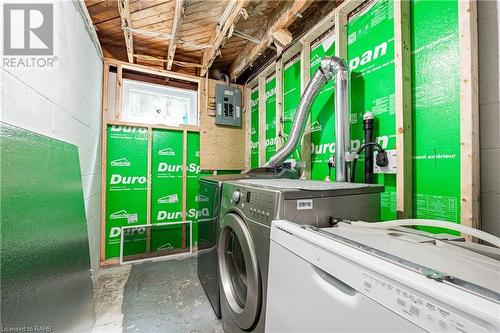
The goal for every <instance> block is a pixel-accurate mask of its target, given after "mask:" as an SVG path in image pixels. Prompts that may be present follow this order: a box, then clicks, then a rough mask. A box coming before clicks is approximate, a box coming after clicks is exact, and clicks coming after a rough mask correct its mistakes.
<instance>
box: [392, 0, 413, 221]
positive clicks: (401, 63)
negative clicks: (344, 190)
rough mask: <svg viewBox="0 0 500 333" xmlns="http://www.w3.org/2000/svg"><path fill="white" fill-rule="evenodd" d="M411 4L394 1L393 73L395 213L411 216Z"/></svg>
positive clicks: (405, 0)
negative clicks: (395, 153) (396, 165)
mask: <svg viewBox="0 0 500 333" xmlns="http://www.w3.org/2000/svg"><path fill="white" fill-rule="evenodd" d="M410 43H411V36H410V1H409V0H402V1H395V2H394V73H395V80H394V81H395V108H396V150H397V152H398V170H397V174H396V212H397V217H398V218H411V217H412V214H413V205H412V204H413V186H412V185H413V171H412V169H413V168H412V164H413V160H412V156H413V153H412V136H413V134H412V104H411V45H410Z"/></svg>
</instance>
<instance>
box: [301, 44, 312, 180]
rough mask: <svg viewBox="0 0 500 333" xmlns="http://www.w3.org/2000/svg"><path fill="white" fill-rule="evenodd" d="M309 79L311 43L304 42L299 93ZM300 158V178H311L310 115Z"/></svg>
mask: <svg viewBox="0 0 500 333" xmlns="http://www.w3.org/2000/svg"><path fill="white" fill-rule="evenodd" d="M310 79H311V44H310V43H309V42H305V43H304V44H303V45H302V50H301V51H300V93H301V95H302V93H303V92H304V90H305V89H306V87H307V84H308V83H309V80H310ZM300 157H301V160H302V161H303V162H304V164H305V165H304V166H303V170H302V174H301V175H300V178H302V179H311V115H309V116H308V117H307V123H306V127H305V129H304V135H303V136H302V141H301V151H300Z"/></svg>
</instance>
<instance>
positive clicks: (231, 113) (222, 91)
mask: <svg viewBox="0 0 500 333" xmlns="http://www.w3.org/2000/svg"><path fill="white" fill-rule="evenodd" d="M215 123H216V124H217V125H226V126H234V127H241V90H240V89H239V88H236V87H230V86H226V85H221V84H218V85H216V86H215Z"/></svg>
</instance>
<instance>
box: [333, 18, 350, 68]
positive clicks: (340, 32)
mask: <svg viewBox="0 0 500 333" xmlns="http://www.w3.org/2000/svg"><path fill="white" fill-rule="evenodd" d="M347 15H348V13H346V12H343V11H340V10H337V11H336V12H335V16H334V18H335V31H334V38H335V55H336V56H337V57H340V58H342V59H344V61H346V62H347Z"/></svg>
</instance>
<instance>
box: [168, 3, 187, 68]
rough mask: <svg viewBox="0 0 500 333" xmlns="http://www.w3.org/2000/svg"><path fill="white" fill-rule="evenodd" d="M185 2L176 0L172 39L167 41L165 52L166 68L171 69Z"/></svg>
mask: <svg viewBox="0 0 500 333" xmlns="http://www.w3.org/2000/svg"><path fill="white" fill-rule="evenodd" d="M185 4H186V1H185V0H176V4H175V12H174V21H173V23H172V32H171V36H172V39H171V40H170V42H169V43H168V52H167V70H171V69H172V64H173V62H174V56H175V49H176V48H177V38H178V36H179V32H180V31H181V25H182V20H183V19H184V6H185Z"/></svg>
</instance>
